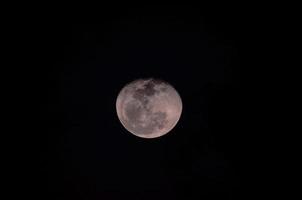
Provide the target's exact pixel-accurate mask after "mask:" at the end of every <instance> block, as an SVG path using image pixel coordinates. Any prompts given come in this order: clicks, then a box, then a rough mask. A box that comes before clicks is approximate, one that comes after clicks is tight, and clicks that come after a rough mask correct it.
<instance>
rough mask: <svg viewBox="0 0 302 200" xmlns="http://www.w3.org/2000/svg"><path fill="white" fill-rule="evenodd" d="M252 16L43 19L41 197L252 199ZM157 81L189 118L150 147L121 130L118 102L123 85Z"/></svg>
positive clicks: (80, 12) (68, 13) (156, 13)
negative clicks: (247, 81) (169, 88)
mask: <svg viewBox="0 0 302 200" xmlns="http://www.w3.org/2000/svg"><path fill="white" fill-rule="evenodd" d="M42 12H43V11H42ZM245 12H246V10H245V9H244V8H241V9H238V8H236V7H235V6H234V7H233V6H229V7H226V6H225V5H220V6H219V8H218V7H217V6H216V5H215V6H205V5H204V6H190V5H173V6H171V5H170V6H150V5H149V6H126V5H124V6H119V7H112V6H102V7H99V8H98V9H93V10H91V9H84V8H82V9H76V10H73V9H67V10H64V9H63V10H60V11H56V12H47V14H46V15H43V18H41V19H40V20H36V21H37V23H36V24H35V25H36V26H37V27H38V28H35V29H34V30H35V31H33V32H32V33H31V34H33V36H32V37H35V36H37V37H36V38H35V39H36V40H35V41H37V42H36V43H37V48H36V50H37V52H38V53H37V55H38V56H39V62H40V65H41V67H40V68H39V69H38V70H37V72H38V76H39V83H38V84H37V85H38V88H39V94H40V95H39V98H38V99H37V101H38V102H39V103H40V105H41V106H40V111H41V112H40V113H41V114H40V116H39V119H40V123H39V124H41V132H39V134H37V135H35V139H36V140H37V143H38V145H37V146H38V147H36V148H35V153H37V158H38V160H39V161H41V162H40V163H39V165H38V167H37V169H36V170H37V171H39V175H38V179H37V183H38V184H37V185H39V187H38V188H39V189H37V190H38V191H37V194H38V196H39V198H41V199H47V198H49V199H221V198H224V199H246V198H248V197H251V196H252V194H253V191H251V185H254V184H256V183H254V182H252V178H251V177H252V176H253V167H252V166H253V164H252V160H253V158H252V156H251V153H252V152H251V151H252V150H251V149H250V147H251V146H252V137H253V136H252V128H251V127H250V125H247V121H248V120H249V119H250V118H251V116H249V114H248V112H249V110H250V109H251V106H250V104H249V101H251V100H247V99H246V96H245V94H246V93H247V92H246V91H247V88H245V86H244V85H243V79H244V78H243V76H242V73H241V72H242V71H244V70H246V68H248V66H249V62H248V61H247V60H246V58H245V54H247V51H246V49H247V46H249V45H250V42H251V36H252V33H251V32H249V31H248V30H247V29H246V27H247V24H248V23H249V21H248V17H247V14H246V13H245ZM149 77H153V78H159V79H163V80H165V81H167V82H169V83H170V84H172V85H173V86H174V87H175V88H176V90H177V91H178V92H179V94H180V96H181V98H182V101H183V112H182V116H181V118H180V121H179V122H178V124H177V125H176V127H175V128H174V129H173V130H172V131H171V132H170V133H169V134H167V135H165V136H163V137H160V138H156V139H151V140H144V139H141V138H138V137H136V136H133V135H132V134H130V133H129V132H127V131H126V130H125V129H124V128H123V127H122V125H121V124H120V122H119V120H118V118H117V115H116V111H115V101H116V97H117V95H118V92H119V91H120V90H121V88H122V87H123V86H124V85H125V84H127V83H128V82H130V81H133V80H135V79H137V78H149ZM254 164H255V163H254Z"/></svg>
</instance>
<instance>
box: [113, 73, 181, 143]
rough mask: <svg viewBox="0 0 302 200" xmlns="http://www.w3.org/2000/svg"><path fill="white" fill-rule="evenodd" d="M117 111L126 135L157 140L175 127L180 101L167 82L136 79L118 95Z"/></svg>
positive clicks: (179, 111) (178, 115)
mask: <svg viewBox="0 0 302 200" xmlns="http://www.w3.org/2000/svg"><path fill="white" fill-rule="evenodd" d="M116 111H117V115H118V118H119V120H120V122H121V123H122V125H123V126H124V127H125V128H126V129H127V130H128V131H129V132H131V133H132V134H134V135H136V136H138V137H142V138H156V137H160V136H162V135H165V134H166V133H168V132H169V131H171V130H172V129H173V128H174V126H175V125H176V124H177V122H178V120H179V118H180V115H181V112H182V101H181V98H180V96H179V94H178V93H177V91H176V90H175V89H174V88H173V87H172V86H171V85H170V84H168V83H167V82H164V81H162V80H156V79H139V80H135V81H133V82H131V83H129V84H127V85H126V86H125V87H124V88H123V89H122V90H121V91H120V93H119V95H118V97H117V101H116Z"/></svg>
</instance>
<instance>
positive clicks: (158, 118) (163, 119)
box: [152, 112, 167, 129]
mask: <svg viewBox="0 0 302 200" xmlns="http://www.w3.org/2000/svg"><path fill="white" fill-rule="evenodd" d="M152 118H153V119H152V123H153V124H154V126H155V127H158V128H159V129H163V128H164V127H165V124H166V123H167V113H164V112H156V113H153V115H152Z"/></svg>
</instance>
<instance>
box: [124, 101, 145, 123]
mask: <svg viewBox="0 0 302 200" xmlns="http://www.w3.org/2000/svg"><path fill="white" fill-rule="evenodd" d="M125 112H126V116H127V118H128V119H131V122H132V123H137V122H139V118H140V116H141V114H142V109H141V108H140V107H139V106H138V105H135V104H134V103H129V104H127V105H126V107H125ZM132 123H131V124H132Z"/></svg>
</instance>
